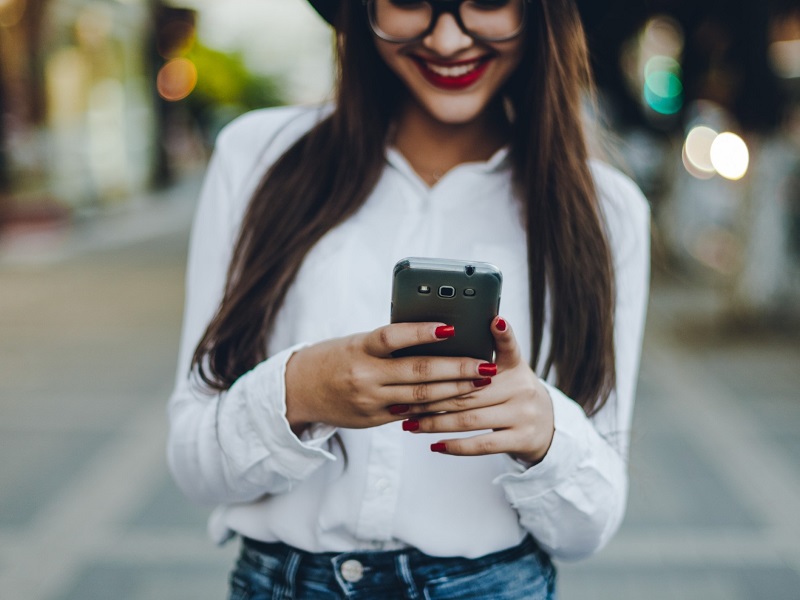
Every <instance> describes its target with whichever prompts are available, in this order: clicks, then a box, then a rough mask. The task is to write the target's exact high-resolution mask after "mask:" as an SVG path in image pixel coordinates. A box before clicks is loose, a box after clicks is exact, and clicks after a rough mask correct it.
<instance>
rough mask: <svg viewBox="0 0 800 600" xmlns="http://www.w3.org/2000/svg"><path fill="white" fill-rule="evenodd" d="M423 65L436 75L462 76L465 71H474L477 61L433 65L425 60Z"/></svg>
mask: <svg viewBox="0 0 800 600" xmlns="http://www.w3.org/2000/svg"><path fill="white" fill-rule="evenodd" d="M425 66H426V67H427V68H428V69H430V70H431V71H433V72H434V73H436V74H437V75H440V76H441V77H463V76H464V75H466V74H467V73H470V72H471V71H474V70H475V69H476V68H477V66H478V63H477V62H474V63H470V64H468V65H458V66H456V67H445V66H442V65H434V64H433V63H429V62H426V63H425Z"/></svg>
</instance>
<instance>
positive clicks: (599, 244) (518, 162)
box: [192, 0, 615, 414]
mask: <svg viewBox="0 0 800 600" xmlns="http://www.w3.org/2000/svg"><path fill="white" fill-rule="evenodd" d="M337 51H338V67H339V72H338V78H337V89H336V102H335V107H334V109H333V112H332V113H331V114H330V115H329V116H328V117H327V118H325V119H324V120H322V121H320V122H319V123H318V124H317V125H316V126H315V127H314V128H312V129H311V130H310V131H309V132H307V133H306V134H305V135H303V136H302V137H301V138H300V139H299V140H298V141H297V142H296V143H295V144H294V145H293V146H291V147H290V148H289V149H288V150H287V151H286V152H285V153H284V154H283V155H282V156H281V157H280V158H279V159H278V160H277V161H276V162H275V164H274V165H273V166H272V167H271V168H270V169H269V171H268V172H267V173H266V175H265V176H264V178H263V180H262V182H261V184H260V185H259V187H258V188H257V190H256V192H255V194H254V195H253V198H252V199H251V201H250V205H249V207H248V210H247V212H246V214H245V216H244V219H243V222H242V229H241V232H240V234H239V239H238V241H237V243H236V246H235V249H234V252H233V258H232V260H231V265H230V268H229V272H228V280H227V285H226V288H225V293H224V297H223V299H222V302H221V305H220V308H219V310H218V312H217V314H216V315H215V316H214V318H213V320H212V321H211V324H210V325H209V326H208V329H207V330H206V332H205V334H204V335H203V338H202V339H201V340H200V343H199V344H198V346H197V349H196V351H195V354H194V357H193V361H192V365H193V367H196V368H197V369H198V371H199V374H200V377H201V378H202V380H203V381H204V382H205V383H206V384H207V385H208V386H209V387H210V388H211V389H214V390H218V391H222V390H226V389H228V388H229V387H230V386H231V385H232V384H233V383H234V381H236V379H238V378H239V377H240V376H241V375H242V374H244V373H246V372H247V371H249V370H250V369H252V368H253V367H254V366H255V365H257V364H258V363H259V362H261V361H263V360H265V359H266V358H267V353H268V340H269V337H270V334H271V331H272V327H273V323H274V320H275V318H276V315H277V312H278V310H279V309H280V307H281V304H282V302H283V300H284V298H285V295H286V292H287V289H288V287H289V286H290V285H291V283H292V281H293V280H294V278H295V276H296V274H297V271H298V269H299V268H300V265H301V263H302V261H303V259H304V257H305V256H306V254H307V253H308V251H309V250H310V249H311V247H312V246H313V245H314V244H315V243H316V242H317V241H318V240H319V239H320V238H321V237H322V236H323V235H324V234H325V233H326V232H327V231H329V230H330V229H332V228H333V227H335V226H336V225H338V224H339V223H341V222H342V221H344V220H345V219H347V218H348V217H349V216H350V215H352V214H353V213H355V212H356V211H357V210H358V208H360V207H361V206H362V205H363V204H364V202H365V201H366V199H367V197H368V196H369V194H370V192H371V191H372V189H373V188H374V186H375V184H376V183H377V181H378V179H379V177H380V174H381V171H382V169H383V166H384V161H385V158H384V156H385V154H384V152H385V144H386V137H387V135H388V132H389V128H390V124H391V121H392V117H393V116H394V114H395V112H396V110H397V108H398V107H399V103H400V102H402V100H403V98H405V95H406V90H405V87H404V86H403V84H402V83H401V82H400V80H399V79H398V78H397V77H396V76H395V75H394V74H393V73H392V71H391V70H390V69H389V68H388V67H387V66H386V65H385V64H384V63H383V61H382V60H381V59H380V57H379V56H378V54H377V51H376V50H375V47H374V42H373V41H372V37H371V32H370V30H369V26H368V23H367V20H366V15H365V11H363V9H362V8H361V6H360V3H357V2H354V1H347V0H344V1H342V2H341V6H340V11H339V14H338V21H337ZM590 81H591V78H590V75H589V66H588V56H587V50H586V44H585V39H584V33H583V29H582V26H581V22H580V17H579V16H578V13H577V10H576V8H575V6H574V3H573V0H542V1H541V2H533V3H532V4H531V10H529V11H528V27H527V30H526V41H525V56H524V58H523V60H522V61H521V63H520V66H519V67H518V69H517V71H516V72H515V73H514V74H513V75H512V77H511V78H510V80H509V82H508V83H507V85H506V86H505V89H504V90H503V91H502V93H503V95H504V96H505V98H506V100H507V103H508V104H509V105H510V112H511V114H513V116H514V117H513V126H512V127H511V130H512V134H511V135H512V139H511V140H510V142H511V152H510V155H511V160H512V173H513V178H514V184H515V189H516V193H517V195H518V197H519V198H520V201H521V202H522V203H523V204H524V207H525V214H526V227H527V232H528V236H527V238H528V265H529V285H530V298H531V323H532V331H531V339H532V346H531V347H532V348H533V358H532V365H534V366H535V365H537V364H538V362H539V357H540V354H541V352H542V348H541V346H542V337H543V332H544V316H545V312H546V299H547V295H546V290H549V292H550V303H551V312H552V320H551V338H552V340H553V341H552V344H551V347H550V349H549V354H548V355H547V357H546V360H545V363H544V364H545V369H544V373H541V375H542V376H546V375H547V373H549V371H550V370H551V369H555V373H556V384H557V385H558V387H559V388H560V389H561V390H563V391H564V392H565V393H566V394H567V395H569V396H570V397H572V398H573V399H574V400H575V401H576V402H578V403H579V404H580V405H581V406H582V407H583V408H584V410H585V411H586V412H587V414H591V413H593V412H595V411H597V410H598V409H599V408H600V407H601V406H602V405H603V404H604V402H605V401H606V399H607V398H608V395H609V394H610V392H611V390H612V389H613V387H614V384H615V372H614V346H613V322H614V278H613V270H612V262H611V253H610V250H609V245H608V241H607V238H606V233H605V229H604V225H603V220H602V215H601V211H600V208H599V205H598V200H597V194H596V191H595V188H594V183H593V180H592V176H591V173H590V171H589V166H588V164H587V159H588V156H587V149H586V141H585V139H584V132H583V127H582V117H581V115H582V111H581V102H582V97H583V95H584V94H585V93H586V92H587V91H588V90H589V89H590ZM308 173H314V176H313V177H308ZM254 323H259V324H260V326H259V327H253V324H254Z"/></svg>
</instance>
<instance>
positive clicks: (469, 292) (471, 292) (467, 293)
mask: <svg viewBox="0 0 800 600" xmlns="http://www.w3.org/2000/svg"><path fill="white" fill-rule="evenodd" d="M464 295H465V296H474V295H475V290H473V289H472V288H466V289H465V290H464Z"/></svg>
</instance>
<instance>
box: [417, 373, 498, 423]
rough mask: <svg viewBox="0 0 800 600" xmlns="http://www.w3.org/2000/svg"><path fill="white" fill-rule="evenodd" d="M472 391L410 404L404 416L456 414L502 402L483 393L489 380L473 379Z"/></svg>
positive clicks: (496, 397)
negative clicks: (437, 399)
mask: <svg viewBox="0 0 800 600" xmlns="http://www.w3.org/2000/svg"><path fill="white" fill-rule="evenodd" d="M471 383H472V389H471V390H470V391H469V392H467V393H465V394H462V395H460V396H454V397H451V398H446V399H444V400H439V401H431V402H425V403H422V404H416V403H415V404H410V405H409V406H408V408H407V410H406V411H405V413H404V414H406V416H419V415H430V414H434V413H445V412H446V413H456V412H462V411H465V410H473V409H475V408H485V407H487V406H494V405H495V404H501V403H503V402H504V400H503V399H502V398H500V397H499V396H498V395H496V394H492V393H491V390H488V391H483V390H484V388H486V387H487V386H489V385H491V383H492V380H491V378H489V377H487V378H485V379H475V380H473V381H472V382H471Z"/></svg>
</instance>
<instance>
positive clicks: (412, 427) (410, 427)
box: [403, 419, 419, 431]
mask: <svg viewBox="0 0 800 600" xmlns="http://www.w3.org/2000/svg"><path fill="white" fill-rule="evenodd" d="M418 429H419V421H417V420H416V419H409V420H408V421H403V431H417V430H418Z"/></svg>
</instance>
